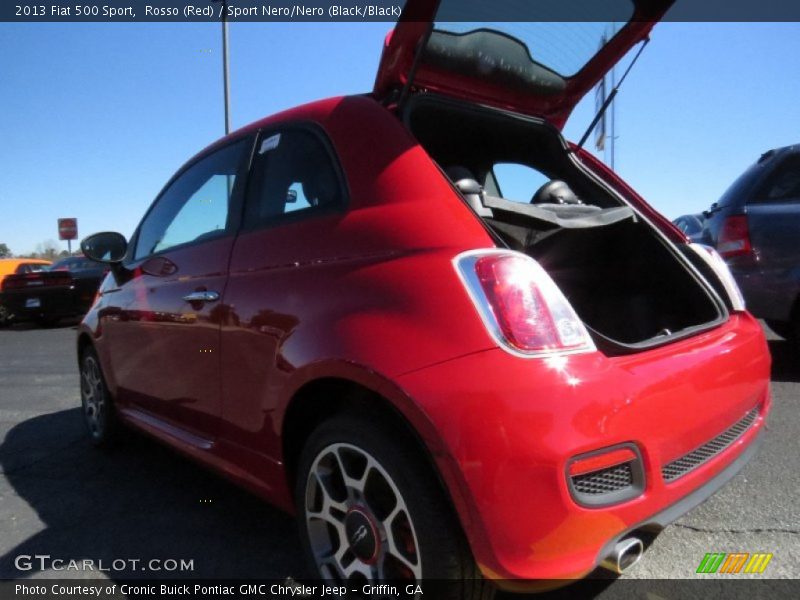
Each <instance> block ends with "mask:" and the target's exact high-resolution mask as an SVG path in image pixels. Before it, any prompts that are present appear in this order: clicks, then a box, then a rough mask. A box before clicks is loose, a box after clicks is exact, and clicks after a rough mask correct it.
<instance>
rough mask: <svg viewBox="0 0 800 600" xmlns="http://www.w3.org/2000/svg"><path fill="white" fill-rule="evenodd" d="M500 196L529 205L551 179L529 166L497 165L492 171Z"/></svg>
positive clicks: (516, 164) (514, 164) (515, 164)
mask: <svg viewBox="0 0 800 600" xmlns="http://www.w3.org/2000/svg"><path fill="white" fill-rule="evenodd" d="M492 172H493V173H494V180H495V182H496V184H495V185H496V187H497V188H498V189H497V191H498V192H499V194H498V195H500V196H502V197H503V198H505V199H506V200H514V201H516V202H524V203H528V202H530V201H531V200H532V199H533V196H534V194H535V193H536V191H537V190H538V189H539V188H540V187H542V186H543V185H544V184H545V183H547V182H548V181H550V178H549V177H548V176H547V175H545V174H544V173H542V172H541V171H537V170H536V169H534V168H533V167H529V166H528V165H522V164H519V163H497V164H496V165H494V168H493V169H492Z"/></svg>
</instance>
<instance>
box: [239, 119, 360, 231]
mask: <svg viewBox="0 0 800 600" xmlns="http://www.w3.org/2000/svg"><path fill="white" fill-rule="evenodd" d="M248 187H249V191H248V198H247V202H246V205H245V219H244V223H245V227H248V228H254V227H259V226H261V225H264V224H267V223H269V222H271V221H273V220H275V219H277V218H280V217H282V216H284V215H288V214H290V213H298V214H301V213H312V212H314V211H318V210H320V209H325V208H331V207H337V206H341V205H342V204H343V201H344V191H343V188H342V183H341V179H340V177H339V170H338V168H337V166H336V164H335V162H334V159H333V157H332V154H331V152H330V151H329V150H328V148H327V147H326V145H325V143H324V142H323V141H322V139H321V138H320V136H319V135H317V134H315V133H314V132H312V131H309V130H306V129H289V130H286V131H282V132H280V133H269V134H265V135H264V136H262V138H261V139H260V140H259V143H258V145H257V146H256V156H255V159H254V163H253V168H252V174H251V183H250V185H249V186H248Z"/></svg>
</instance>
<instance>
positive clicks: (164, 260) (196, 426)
mask: <svg viewBox="0 0 800 600" xmlns="http://www.w3.org/2000/svg"><path fill="white" fill-rule="evenodd" d="M251 144H252V139H251V138H247V139H240V140H238V141H235V142H233V143H230V144H228V145H226V146H224V147H222V148H221V149H217V150H214V151H212V152H210V153H206V154H204V155H202V156H201V157H200V158H199V159H195V160H193V161H192V162H190V163H189V165H188V166H187V167H185V168H184V169H183V170H182V171H181V172H179V174H178V175H177V176H176V177H175V178H173V180H172V181H171V182H170V183H169V184H168V186H167V187H166V188H165V190H164V191H163V192H162V194H161V195H160V196H159V198H158V199H157V200H156V201H155V203H154V204H153V206H152V207H151V209H150V211H149V212H148V213H147V215H146V216H145V218H144V219H143V221H142V223H141V225H140V226H139V229H138V230H137V233H136V234H135V236H134V238H133V239H132V240H131V248H130V249H129V256H128V258H127V259H126V263H125V265H124V266H125V270H124V273H123V275H122V276H121V277H120V279H121V280H122V281H121V282H120V285H119V287H118V289H116V290H113V293H109V292H108V291H106V292H105V293H104V303H105V305H104V307H103V309H102V310H101V319H102V323H103V327H104V332H105V333H104V334H105V335H107V336H108V337H109V338H110V339H111V340H113V341H111V343H109V344H108V345H107V347H108V348H109V349H110V350H109V352H110V354H111V355H110V356H109V359H110V360H109V363H110V365H111V371H112V372H111V377H112V381H113V383H114V385H115V387H116V393H117V398H118V403H119V406H120V410H123V411H128V414H129V415H130V416H133V417H134V418H137V419H139V420H140V421H144V422H145V423H146V424H147V425H149V426H151V427H156V428H159V429H161V430H166V431H167V432H169V433H171V434H173V435H178V436H181V437H184V438H185V439H186V441H190V442H194V443H195V444H199V445H203V444H204V443H210V441H211V440H213V438H214V436H215V435H216V431H217V428H218V423H219V416H220V353H219V343H220V323H221V322H222V318H223V314H224V312H225V309H224V306H223V305H222V302H221V299H222V295H223V294H224V292H225V285H226V282H227V278H228V276H227V269H228V259H229V257H230V252H231V248H232V247H233V241H234V238H235V233H236V229H237V227H238V220H239V214H240V208H241V204H240V202H239V197H240V196H241V190H242V189H243V186H244V184H243V181H242V177H241V174H242V173H243V172H244V170H245V169H246V162H247V160H248V158H249V154H250V149H251Z"/></svg>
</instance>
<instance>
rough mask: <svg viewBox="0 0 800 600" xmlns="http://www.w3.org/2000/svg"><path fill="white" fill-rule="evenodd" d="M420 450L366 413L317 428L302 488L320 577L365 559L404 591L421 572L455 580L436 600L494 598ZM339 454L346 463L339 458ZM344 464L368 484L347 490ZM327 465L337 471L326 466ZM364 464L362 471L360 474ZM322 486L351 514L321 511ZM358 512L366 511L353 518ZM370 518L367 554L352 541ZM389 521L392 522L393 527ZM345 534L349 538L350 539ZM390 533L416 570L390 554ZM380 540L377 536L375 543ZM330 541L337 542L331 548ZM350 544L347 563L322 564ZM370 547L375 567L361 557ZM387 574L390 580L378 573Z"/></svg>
mask: <svg viewBox="0 0 800 600" xmlns="http://www.w3.org/2000/svg"><path fill="white" fill-rule="evenodd" d="M339 453H341V454H339ZM359 453H362V454H359ZM419 454H420V452H419V450H418V449H417V448H416V447H415V446H414V444H413V443H411V442H410V440H408V438H407V437H406V436H405V435H404V434H403V433H398V431H397V430H396V428H394V427H390V426H387V425H385V424H383V423H382V422H381V421H380V420H379V419H377V418H374V417H373V418H369V417H368V416H367V415H354V414H342V415H336V416H334V417H333V418H331V419H329V420H327V421H324V422H323V423H322V424H321V425H320V426H319V427H317V429H315V430H314V432H313V433H312V434H311V435H310V436H309V438H308V440H307V442H306V444H305V447H304V448H303V452H302V453H301V456H300V460H299V466H298V470H297V481H296V485H295V502H296V506H297V518H298V525H299V529H300V537H301V540H302V543H303V547H304V549H305V551H306V556H307V558H308V562H309V567H310V573H311V574H312V576H313V577H314V578H323V579H334V580H335V581H336V580H340V579H341V574H342V573H343V572H344V569H349V568H351V567H352V566H353V565H354V564H358V565H359V566H360V567H362V568H366V569H372V570H373V575H374V579H366V581H369V582H373V581H374V582H386V581H391V582H396V583H397V584H398V590H400V591H401V593H402V591H403V590H405V587H404V585H403V584H404V583H405V584H409V583H412V582H413V581H415V580H417V577H418V576H419V577H420V579H422V578H424V580H426V581H427V582H431V581H432V580H437V581H440V580H448V583H447V584H441V589H439V588H438V587H437V589H436V590H435V596H436V597H437V598H453V599H455V598H460V599H461V598H466V599H472V600H478V599H480V600H490V599H491V598H493V597H494V595H495V591H496V588H495V587H494V586H493V585H492V584H491V583H489V582H488V581H486V580H484V579H483V578H482V577H481V575H480V573H479V571H478V569H477V566H476V564H475V560H474V559H473V557H472V554H471V552H470V550H469V547H468V545H467V543H466V540H465V537H464V534H463V532H462V530H461V527H460V525H459V523H458V520H457V519H456V516H455V514H454V512H455V511H454V510H453V508H452V507H451V505H450V503H449V501H448V500H447V499H446V497H445V494H444V491H443V490H442V488H441V485H440V483H439V481H438V480H437V478H436V477H435V475H434V474H433V473H432V472H431V468H430V466H429V465H428V464H427V462H426V461H425V460H424V459H422V457H420V456H419ZM364 455H366V458H364ZM337 456H338V457H339V460H338V461H336V462H334V461H335V459H336V457H337ZM370 459H373V460H374V464H373V463H371V462H370ZM364 461H366V462H364ZM345 463H347V464H348V466H347V467H344V468H345V469H348V475H350V476H351V477H352V478H353V479H355V478H356V477H358V478H359V479H361V480H363V481H364V482H366V484H364V485H363V489H362V491H358V490H356V489H354V488H349V487H347V486H346V485H344V479H343V478H342V477H341V476H337V475H336V473H335V470H336V468H337V467H336V466H335V465H340V466H341V465H344V464H345ZM326 465H327V466H326ZM375 465H378V466H377V467H376V466H375ZM328 466H330V467H331V469H330V470H329V471H326V469H327V467H328ZM312 469H314V471H313V472H317V473H323V474H324V475H323V476H324V477H325V479H326V483H325V484H324V486H323V484H322V483H321V481H322V480H321V479H318V478H315V477H314V476H313V475H312ZM359 469H362V470H363V472H362V474H361V475H360V476H359V475H358V471H359ZM386 477H388V478H389V479H390V480H391V481H387V480H386ZM342 486H344V487H342ZM392 486H394V488H392ZM323 487H324V488H325V490H327V492H326V493H327V495H328V498H330V499H333V500H335V501H336V502H339V501H340V500H342V502H341V503H340V504H339V505H340V506H343V507H347V508H348V510H347V512H342V511H339V510H338V509H332V511H331V512H328V511H325V510H324V509H321V506H322V504H321V502H322V497H323V496H324V495H325V493H323ZM395 491H396V492H399V496H400V497H399V499H396V504H394V506H395V509H392V510H390V508H389V507H391V506H392V501H391V499H390V498H391V495H392V494H393V493H394V492H395ZM337 494H338V496H337ZM353 495H354V496H355V497H353ZM345 496H346V498H345ZM329 505H331V504H329ZM401 509H404V510H401ZM309 512H311V514H312V515H313V514H314V513H315V512H316V513H318V514H323V513H325V514H327V515H333V514H334V513H335V518H336V519H337V522H338V523H339V526H334V525H332V524H331V525H329V524H328V523H332V522H331V521H329V520H328V519H325V520H324V521H323V519H320V518H316V519H315V518H314V517H312V518H311V519H310V522H309V518H308V514H309ZM354 512H355V513H361V514H360V515H353V514H352V513H354ZM386 513H395V516H394V517H393V518H392V519H391V520H390V519H388V518H386V517H385V516H384V515H386ZM364 515H368V516H367V521H368V528H367V531H368V533H367V535H366V537H367V538H369V539H368V540H367V542H366V544H367V546H366V547H367V548H368V550H367V551H365V550H364V548H363V547H362V546H360V544H361V543H362V542H361V541H359V542H357V543H356V544H355V545H353V544H352V543H351V541H352V540H354V539H355V537H356V535H357V534H358V533H359V530H360V529H361V527H359V526H358V525H359V519H361V518H362V517H363V516H364ZM386 516H388V515H386ZM381 518H384V519H385V521H382V520H381ZM326 521H327V523H326ZM387 522H388V523H389V525H390V526H386V525H387ZM312 529H313V530H314V533H313V534H312V532H311V531H312ZM389 530H391V532H390V531H389ZM339 532H341V533H339ZM354 534H355V535H354ZM312 536H313V538H314V539H313V541H312ZM343 536H344V537H346V538H348V539H346V540H343V539H342V538H343ZM375 536H376V537H375ZM389 536H391V539H392V540H395V543H394V544H393V545H394V547H395V548H397V547H399V546H401V545H402V546H404V550H403V551H402V552H400V553H401V554H403V555H405V556H406V558H407V560H408V562H409V563H414V565H415V566H416V568H417V571H416V572H412V570H411V568H408V567H406V566H405V565H403V564H402V563H401V562H400V561H398V560H397V559H396V558H395V557H396V556H397V553H396V552H394V553H393V552H391V547H392V544H390V543H389V541H388V537H389ZM334 538H336V539H337V540H338V541H339V543H338V544H337V548H333V546H334V541H333V539H334ZM361 539H362V540H363V537H362V538H361ZM373 540H376V541H375V543H374V544H372V541H373ZM327 541H330V542H331V543H330V544H329V545H328V544H327V543H326V542H327ZM398 541H399V542H400V543H398ZM345 543H346V544H347V547H348V549H347V550H346V551H345V552H344V554H343V557H348V553H349V557H350V558H351V559H352V560H350V561H349V562H348V563H347V564H345V560H344V558H343V559H342V561H341V562H336V561H330V563H331V564H333V563H334V562H336V566H320V564H318V562H317V559H316V558H315V556H318V555H323V556H325V555H329V554H330V553H333V554H335V553H336V550H337V549H338V550H340V551H341V550H342V544H345ZM315 548H316V551H315ZM412 548H413V549H412ZM359 550H360V551H361V558H359V554H358V551H359ZM315 552H316V553H315ZM369 552H372V553H373V554H370V555H369V556H371V557H374V558H373V560H375V561H376V562H375V564H374V565H372V566H371V567H370V566H365V565H366V564H367V563H366V562H365V561H364V560H362V558H363V557H364V554H368V553H369ZM343 565H344V566H343ZM381 572H382V573H383V574H384V575H383V577H381V576H380V575H379V573H381ZM332 575H333V576H332ZM362 580H363V579H362ZM350 581H358V579H351V580H350ZM419 583H421V584H422V581H421V580H420V581H419ZM426 585H429V584H423V591H426ZM435 585H437V586H439V585H440V584H438V583H437V584H435ZM359 589H360V587H359Z"/></svg>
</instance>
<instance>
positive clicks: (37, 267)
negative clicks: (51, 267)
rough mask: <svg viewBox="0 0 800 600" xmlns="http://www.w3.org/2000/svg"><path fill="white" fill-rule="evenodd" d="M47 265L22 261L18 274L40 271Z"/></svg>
mask: <svg viewBox="0 0 800 600" xmlns="http://www.w3.org/2000/svg"><path fill="white" fill-rule="evenodd" d="M46 266H47V265H43V264H38V263H33V264H31V263H22V264H21V265H20V266H18V267H17V271H16V273H17V274H18V275H24V274H25V273H38V272H39V271H41V270H42V269H43V268H44V267H46Z"/></svg>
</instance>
